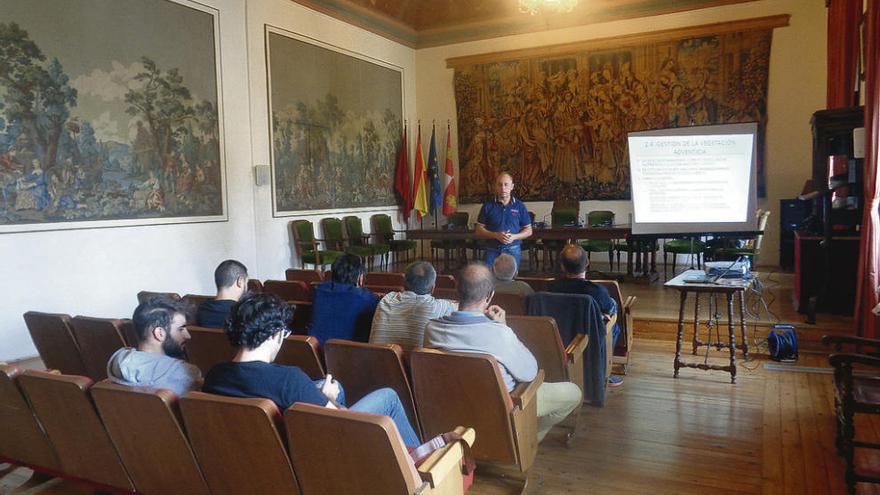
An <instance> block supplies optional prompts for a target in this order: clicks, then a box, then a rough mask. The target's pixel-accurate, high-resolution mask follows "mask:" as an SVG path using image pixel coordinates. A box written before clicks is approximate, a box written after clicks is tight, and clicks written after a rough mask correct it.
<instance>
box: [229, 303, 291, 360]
mask: <svg viewBox="0 0 880 495" xmlns="http://www.w3.org/2000/svg"><path fill="white" fill-rule="evenodd" d="M293 311H294V308H293V307H291V306H290V305H289V304H287V303H286V302H284V301H282V300H281V299H280V298H279V297H278V296H276V295H275V294H268V293H250V292H247V293H245V295H244V296H243V297H242V298H241V299H240V300H239V301H238V302H237V303H235V304H233V305H232V308H230V310H229V318H227V319H226V337H227V338H228V339H229V343H230V344H232V345H233V346H234V347H245V348H247V349H256V348H257V347H260V345H261V344H262V343H263V342H265V341H266V340H268V339H269V337H271V336H273V335H275V334H276V333H278V332H279V331H281V330H282V329H284V328H286V326H287V323H288V322H289V321H290V320H291V319H293Z"/></svg>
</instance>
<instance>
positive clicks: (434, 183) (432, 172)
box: [428, 126, 443, 216]
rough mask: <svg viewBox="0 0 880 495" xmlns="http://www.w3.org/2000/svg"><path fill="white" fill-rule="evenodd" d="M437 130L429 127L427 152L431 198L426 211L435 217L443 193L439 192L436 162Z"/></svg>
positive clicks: (437, 161)
mask: <svg viewBox="0 0 880 495" xmlns="http://www.w3.org/2000/svg"><path fill="white" fill-rule="evenodd" d="M436 131H437V129H436V128H435V127H434V126H431V147H430V149H429V150H428V179H429V180H430V181H431V197H430V199H429V200H428V203H429V204H428V210H429V211H430V212H431V215H435V216H436V215H437V214H438V213H439V212H440V207H441V206H443V191H441V190H440V163H439V160H437V140H436V139H435V135H436V134H437V132H436Z"/></svg>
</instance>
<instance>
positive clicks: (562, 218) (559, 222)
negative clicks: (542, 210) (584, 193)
mask: <svg viewBox="0 0 880 495" xmlns="http://www.w3.org/2000/svg"><path fill="white" fill-rule="evenodd" d="M579 216H580V203H579V202H578V201H577V200H567V199H557V200H555V201H553V208H552V209H551V210H550V222H551V224H552V226H553V227H562V226H563V225H566V224H571V223H575V222H577V219H578V217H579Z"/></svg>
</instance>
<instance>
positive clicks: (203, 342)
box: [186, 325, 235, 374]
mask: <svg viewBox="0 0 880 495" xmlns="http://www.w3.org/2000/svg"><path fill="white" fill-rule="evenodd" d="M187 330H189V335H190V339H189V342H187V344H186V356H187V358H188V361H189V362H190V363H192V364H193V365H195V367H196V368H198V369H200V370H201V371H202V374H205V373H207V372H208V371H209V370H210V369H211V368H213V367H214V366H215V365H217V364H220V363H225V362H227V361H231V360H232V358H233V357H234V356H235V349H234V348H233V347H232V345H230V344H229V339H228V338H226V332H225V331H224V330H221V329H219V328H205V327H197V326H195V325H192V326H187Z"/></svg>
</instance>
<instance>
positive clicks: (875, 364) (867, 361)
mask: <svg viewBox="0 0 880 495" xmlns="http://www.w3.org/2000/svg"><path fill="white" fill-rule="evenodd" d="M828 363H829V364H831V366H833V367H835V368H841V367H843V366H846V365H849V366H852V365H853V364H861V365H863V366H870V367H872V368H880V358H876V357H874V356H866V355H864V354H832V355H830V356H828Z"/></svg>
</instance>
